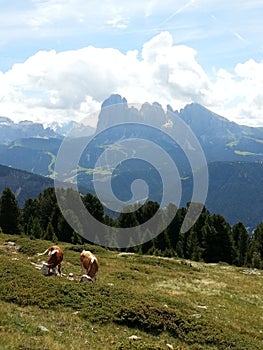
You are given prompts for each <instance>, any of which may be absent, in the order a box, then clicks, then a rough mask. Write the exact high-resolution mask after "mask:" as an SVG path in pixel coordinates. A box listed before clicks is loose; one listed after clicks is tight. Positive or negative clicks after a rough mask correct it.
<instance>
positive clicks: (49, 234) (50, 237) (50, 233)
mask: <svg viewBox="0 0 263 350" xmlns="http://www.w3.org/2000/svg"><path fill="white" fill-rule="evenodd" d="M41 238H42V239H45V240H47V241H51V242H53V243H57V242H58V238H57V236H56V234H55V231H54V228H53V226H52V223H51V221H50V222H49V223H48V225H47V229H46V231H45V232H44V233H43V235H42V237H41Z"/></svg>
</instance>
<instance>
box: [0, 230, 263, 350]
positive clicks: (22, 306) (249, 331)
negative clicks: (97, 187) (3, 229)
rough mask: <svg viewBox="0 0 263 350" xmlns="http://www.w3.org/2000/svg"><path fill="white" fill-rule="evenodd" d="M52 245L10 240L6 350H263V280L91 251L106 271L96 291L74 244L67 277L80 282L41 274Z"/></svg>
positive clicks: (0, 258) (1, 288) (4, 300)
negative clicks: (40, 267) (37, 264)
mask: <svg viewBox="0 0 263 350" xmlns="http://www.w3.org/2000/svg"><path fill="white" fill-rule="evenodd" d="M8 240H12V241H15V242H16V245H17V246H19V247H20V248H19V249H16V248H17V247H12V246H9V245H7V244H6V242H7V241H8ZM49 244H50V242H45V241H41V240H29V239H28V238H22V237H15V236H6V235H3V234H1V235H0V314H1V318H0V349H1V350H7V349H10V350H11V349H12V350H14V349H20V350H26V349H45V350H47V349H52V350H58V349H76V350H79V349H89V350H93V349H94V350H98V349H106V350H108V349H127V350H129V349H149V350H150V349H151V350H153V349H169V347H168V346H167V344H171V345H172V346H173V348H174V349H238V350H240V349H250V350H253V349H262V348H263V333H262V332H263V328H262V308H263V296H262V285H263V274H254V273H250V274H245V273H244V271H243V269H242V268H236V267H231V266H227V265H207V264H203V263H193V262H192V263H191V266H190V264H189V262H188V263H186V264H185V262H183V263H182V261H179V260H175V259H163V258H158V257H149V256H136V255H134V256H132V255H126V256H120V255H118V253H117V252H110V251H107V250H104V249H103V248H100V247H88V246H86V248H88V249H89V248H90V249H91V250H93V252H94V253H95V254H96V255H97V256H98V258H99V262H100V271H99V276H98V280H97V282H96V283H95V284H86V283H79V277H80V265H79V251H80V250H81V248H82V247H76V246H75V247H74V246H71V245H69V244H65V243H62V244H61V246H62V248H63V249H64V252H65V259H64V262H63V273H65V274H66V275H67V274H68V273H70V272H73V274H74V276H75V280H74V281H70V280H68V279H67V277H66V276H64V277H62V278H59V277H54V276H51V277H44V276H42V275H41V273H40V271H39V270H37V269H36V268H35V267H34V266H33V265H32V264H31V262H41V261H42V259H41V260H40V259H39V258H38V257H37V256H36V255H35V254H36V253H37V252H41V251H44V250H45V249H46V247H47V246H48V245H49ZM41 258H43V257H41ZM45 258H46V257H44V259H45ZM43 327H45V328H43ZM131 335H137V336H138V337H140V338H141V339H140V340H130V339H129V337H130V336H131Z"/></svg>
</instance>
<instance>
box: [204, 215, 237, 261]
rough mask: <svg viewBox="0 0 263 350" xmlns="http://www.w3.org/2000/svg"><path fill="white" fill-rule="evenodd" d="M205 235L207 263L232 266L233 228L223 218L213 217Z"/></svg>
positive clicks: (219, 216)
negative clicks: (224, 263)
mask: <svg viewBox="0 0 263 350" xmlns="http://www.w3.org/2000/svg"><path fill="white" fill-rule="evenodd" d="M203 233H205V251H204V259H205V261H206V262H219V261H222V262H227V263H229V264H231V263H232V259H233V241H232V236H231V228H230V226H229V224H228V223H227V222H226V220H225V219H224V218H223V216H221V215H218V214H215V215H212V216H211V217H210V219H209V222H207V223H206V225H205V232H204V231H203Z"/></svg>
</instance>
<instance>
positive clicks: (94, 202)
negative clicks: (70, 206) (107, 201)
mask: <svg viewBox="0 0 263 350" xmlns="http://www.w3.org/2000/svg"><path fill="white" fill-rule="evenodd" d="M82 200H83V203H84V205H85V207H86V208H87V210H88V211H89V213H90V214H91V215H92V216H93V217H94V218H95V219H97V220H98V221H100V222H103V218H104V209H103V205H102V204H101V202H100V200H99V199H98V198H97V197H95V196H93V195H92V194H91V193H87V194H86V195H85V196H84V197H83V199H82Z"/></svg>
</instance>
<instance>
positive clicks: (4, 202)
mask: <svg viewBox="0 0 263 350" xmlns="http://www.w3.org/2000/svg"><path fill="white" fill-rule="evenodd" d="M0 227H1V228H2V231H3V232H4V233H7V234H20V233H21V231H22V230H21V226H20V209H19V206H18V202H17V200H16V197H15V195H14V194H13V192H12V191H11V190H10V189H9V188H5V189H4V190H3V192H2V196H1V198H0Z"/></svg>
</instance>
